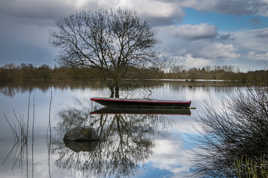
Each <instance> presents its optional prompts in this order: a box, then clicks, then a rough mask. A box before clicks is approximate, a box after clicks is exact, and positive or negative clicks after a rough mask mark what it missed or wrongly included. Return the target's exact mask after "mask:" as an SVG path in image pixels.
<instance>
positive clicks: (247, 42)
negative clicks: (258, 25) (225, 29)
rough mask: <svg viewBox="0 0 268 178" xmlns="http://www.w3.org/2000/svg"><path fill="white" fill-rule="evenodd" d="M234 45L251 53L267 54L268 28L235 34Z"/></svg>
mask: <svg viewBox="0 0 268 178" xmlns="http://www.w3.org/2000/svg"><path fill="white" fill-rule="evenodd" d="M233 37H234V43H235V44H236V45H238V46H240V48H243V49H245V50H250V51H260V52H266V51H267V47H268V28H263V29H257V30H247V31H240V32H234V33H233Z"/></svg>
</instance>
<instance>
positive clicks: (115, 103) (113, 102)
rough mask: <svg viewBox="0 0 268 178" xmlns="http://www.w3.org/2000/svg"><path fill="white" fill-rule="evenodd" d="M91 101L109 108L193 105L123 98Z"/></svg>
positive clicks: (184, 102)
mask: <svg viewBox="0 0 268 178" xmlns="http://www.w3.org/2000/svg"><path fill="white" fill-rule="evenodd" d="M91 101H94V102H97V103H99V104H102V105H104V106H109V107H136V108H137V107H139V108H147V107H149V108H155V107H160V108H189V107H190V105H191V101H178V100H159V99H122V98H101V97H95V98H91Z"/></svg>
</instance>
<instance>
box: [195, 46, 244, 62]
mask: <svg viewBox="0 0 268 178" xmlns="http://www.w3.org/2000/svg"><path fill="white" fill-rule="evenodd" d="M199 54H200V55H201V56H204V57H207V58H210V59H217V58H223V59H227V60H229V59H235V58H239V57H240V54H238V53H237V49H236V48H235V47H234V45H233V44H223V43H218V42H216V43H212V44H210V45H208V46H204V47H203V48H201V49H200V51H199Z"/></svg>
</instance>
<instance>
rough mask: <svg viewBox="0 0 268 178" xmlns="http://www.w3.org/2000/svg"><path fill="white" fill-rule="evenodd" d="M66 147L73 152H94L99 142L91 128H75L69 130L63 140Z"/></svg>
mask: <svg viewBox="0 0 268 178" xmlns="http://www.w3.org/2000/svg"><path fill="white" fill-rule="evenodd" d="M63 141H64V144H65V146H66V147H68V148H70V149H71V150H73V151H75V152H80V151H84V152H90V151H94V150H95V149H96V147H97V145H98V143H99V141H100V139H99V138H98V136H97V133H96V131H95V130H94V129H93V128H83V127H76V128H73V129H71V130H69V131H68V132H67V133H66V134H65V135H64V138H63Z"/></svg>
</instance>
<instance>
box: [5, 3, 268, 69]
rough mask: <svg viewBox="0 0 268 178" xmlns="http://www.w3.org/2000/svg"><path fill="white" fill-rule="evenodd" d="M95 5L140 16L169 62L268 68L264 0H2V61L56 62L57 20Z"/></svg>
mask: <svg viewBox="0 0 268 178" xmlns="http://www.w3.org/2000/svg"><path fill="white" fill-rule="evenodd" d="M98 8H104V9H111V8H112V9H117V8H123V9H130V10H135V11H136V12H137V14H138V15H140V16H142V17H144V18H145V19H146V20H147V21H148V22H149V23H150V25H151V27H152V30H153V31H154V32H155V35H156V39H157V41H158V43H157V45H156V46H155V50H156V51H157V53H158V57H159V58H160V59H161V60H163V61H167V62H168V63H169V64H172V65H182V66H185V67H187V68H191V67H204V66H208V65H209V66H215V65H232V66H234V67H235V68H240V70H242V71H248V70H261V69H266V70H267V69H268V0H1V1H0V22H1V24H0V65H4V64H9V63H15V64H21V63H26V64H29V63H31V64H33V65H42V64H48V65H50V66H55V65H57V57H58V55H59V54H60V49H58V48H56V47H54V46H53V45H52V43H51V40H52V39H51V33H53V32H54V31H56V30H57V29H56V22H57V21H58V20H59V19H61V18H63V17H65V16H68V15H71V14H73V13H75V12H77V11H79V10H83V9H86V10H94V9H98Z"/></svg>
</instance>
